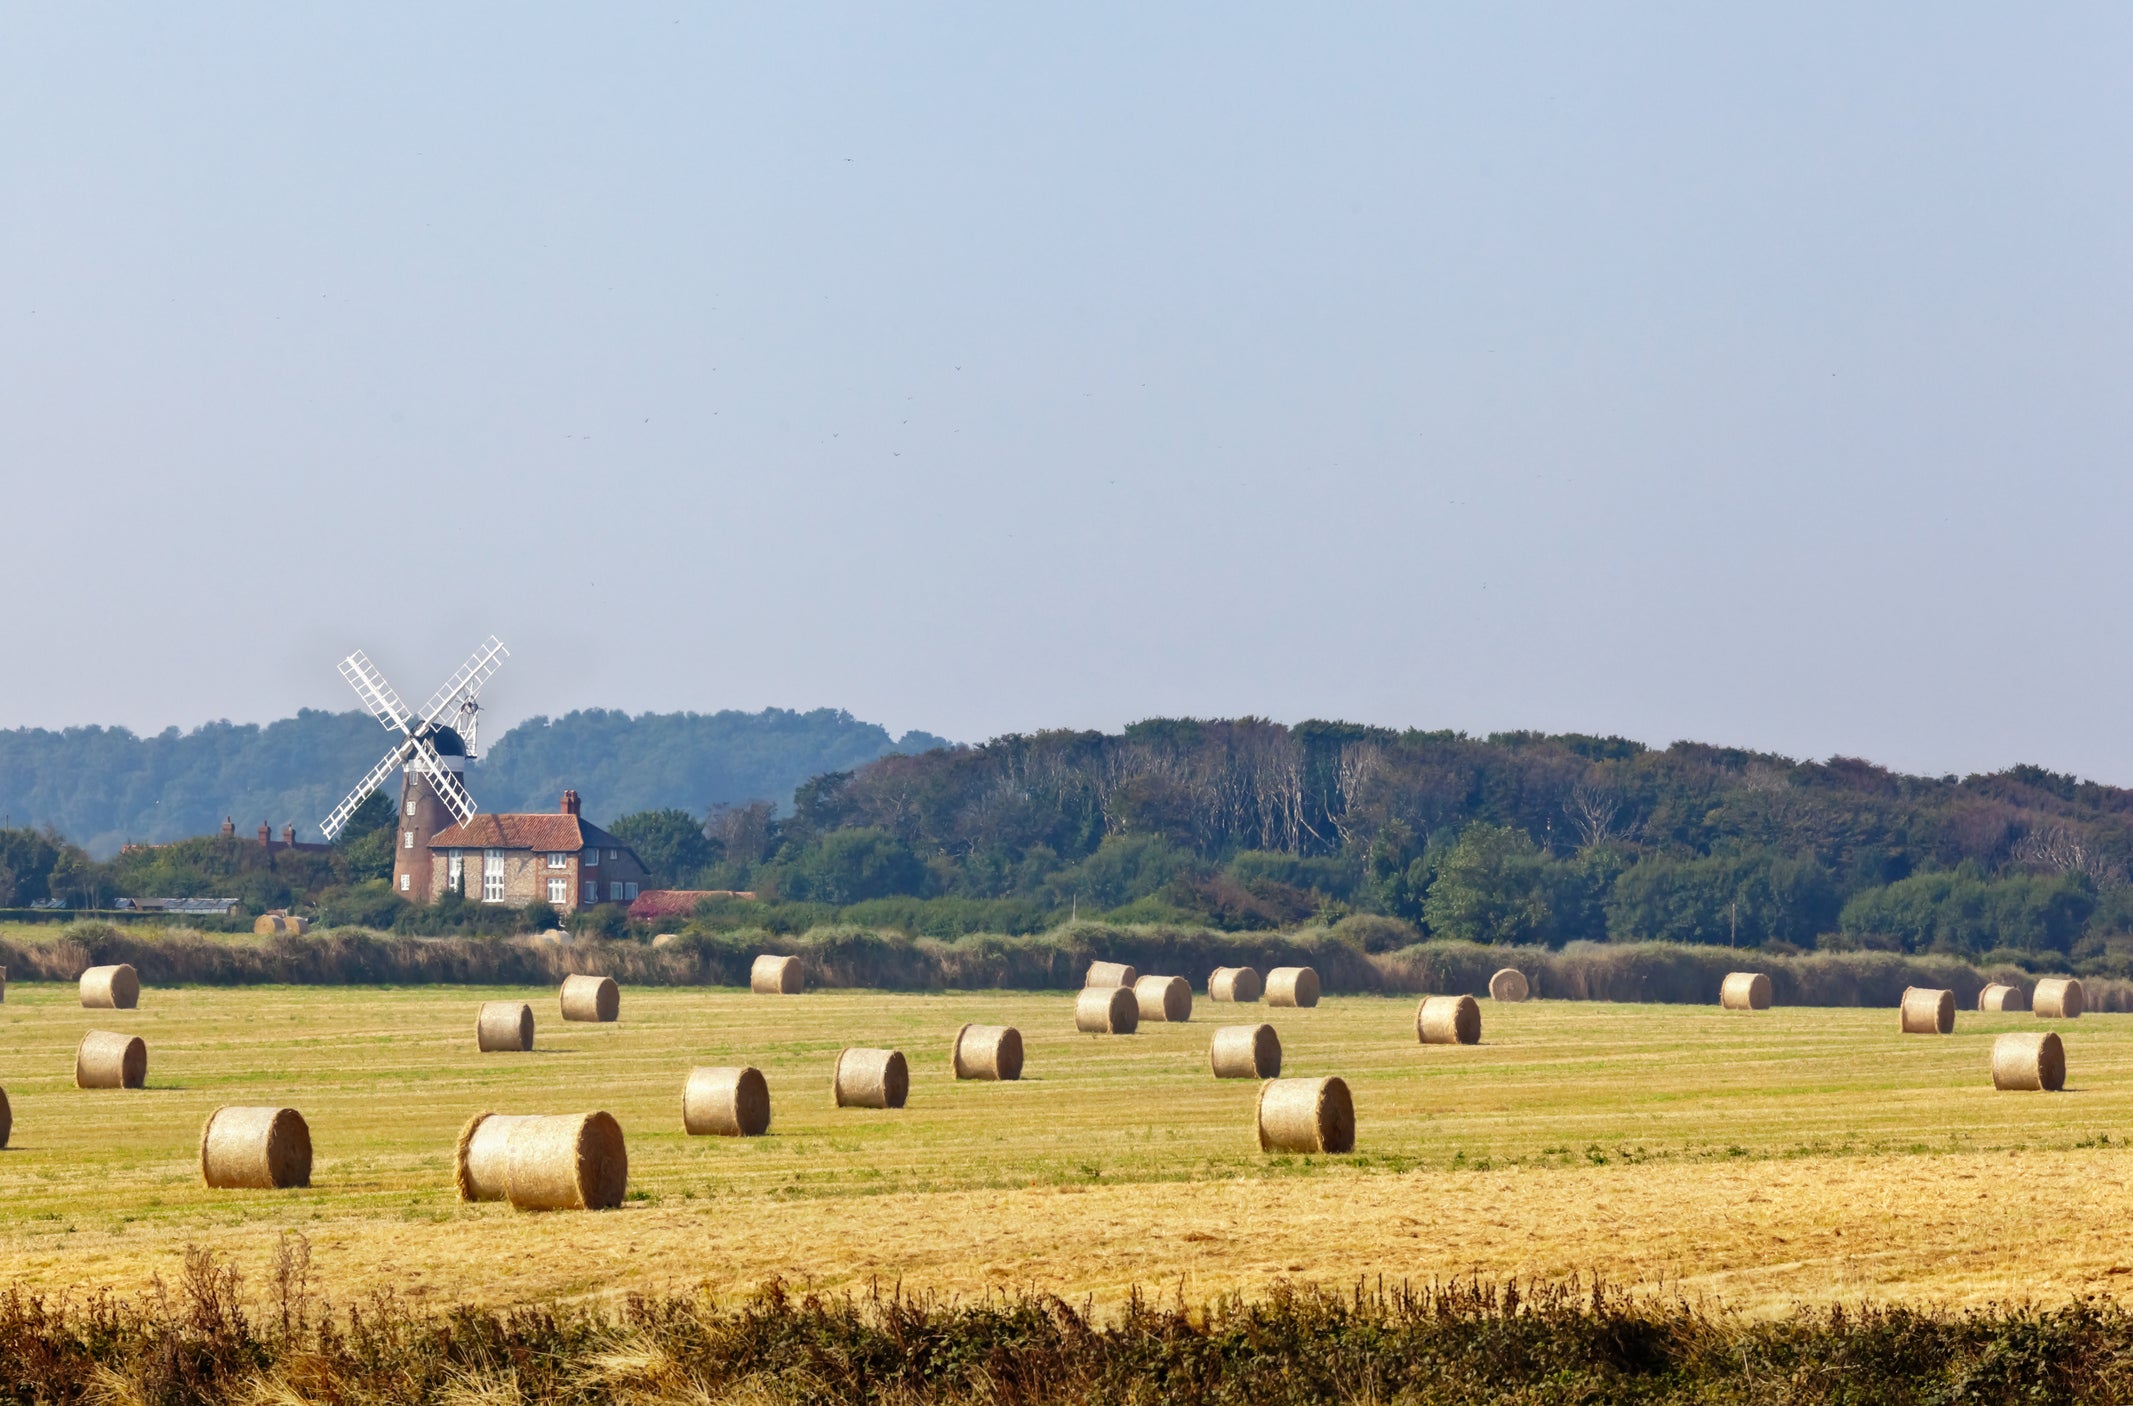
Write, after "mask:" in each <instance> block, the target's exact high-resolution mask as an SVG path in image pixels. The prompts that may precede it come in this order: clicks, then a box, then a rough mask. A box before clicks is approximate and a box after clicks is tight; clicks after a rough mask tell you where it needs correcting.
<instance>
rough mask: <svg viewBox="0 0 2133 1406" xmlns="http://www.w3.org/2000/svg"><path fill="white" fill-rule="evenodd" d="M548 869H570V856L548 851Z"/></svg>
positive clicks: (561, 852)
mask: <svg viewBox="0 0 2133 1406" xmlns="http://www.w3.org/2000/svg"><path fill="white" fill-rule="evenodd" d="M548 867H549V868H551V869H568V868H569V867H570V856H569V855H568V854H565V853H564V852H563V851H562V850H559V849H552V850H550V851H548Z"/></svg>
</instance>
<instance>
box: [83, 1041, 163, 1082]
mask: <svg viewBox="0 0 2133 1406" xmlns="http://www.w3.org/2000/svg"><path fill="white" fill-rule="evenodd" d="M147 1082H148V1044H147V1042H146V1041H144V1040H143V1039H142V1038H141V1037H140V1036H138V1035H121V1034H119V1033H118V1032H117V1031H113V1030H92V1031H90V1032H89V1033H88V1034H86V1035H84V1036H82V1037H81V1044H80V1045H79V1046H78V1047H76V1049H75V1051H74V1087H75V1088H77V1089H138V1088H140V1087H141V1086H142V1085H144V1084H146V1083H147Z"/></svg>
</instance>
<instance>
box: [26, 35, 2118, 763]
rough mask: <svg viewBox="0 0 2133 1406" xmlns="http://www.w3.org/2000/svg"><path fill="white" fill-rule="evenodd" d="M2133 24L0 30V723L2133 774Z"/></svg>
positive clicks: (147, 729)
mask: <svg viewBox="0 0 2133 1406" xmlns="http://www.w3.org/2000/svg"><path fill="white" fill-rule="evenodd" d="M2129 67H2133V10H2129V9H2127V8H2126V7H2124V6H2114V5H2101V4H2091V5H2082V4H2070V5H2061V6H2052V7H2046V8H2042V9H2039V8H2033V7H2012V6H2005V5H1998V4H1977V3H1973V4H1960V3H1953V4H1951V3H1935V4H1931V5H1927V4H1909V5H1905V4H1891V5H1885V6H1858V5H1852V4H1809V3H1790V4H1785V5H1764V6H1725V7H1704V6H1689V5H1658V4H1652V5H1606V6H1576V7H1571V6H1559V5H1539V4H1530V5H1520V4H1500V5H1488V6H1480V5H1456V6H1454V5H1446V6H1384V7H1371V6H1355V7H1341V8H1339V9H1338V11H1337V12H1331V13H1329V12H1328V10H1327V9H1326V8H1325V7H1313V6H1296V5H1253V4H1238V3H1225V4H1220V5H1215V4H1206V5H1189V4H1178V5H1168V6H1159V7H1158V6H1140V5H1102V4H1087V3H1084V4H1077V5H1072V6H1040V5H1016V6H1000V5H969V6H845V5H837V6H830V5H809V4H800V3H780V4H776V5H762V6H732V7H726V6H702V5H689V6H670V5H656V4H640V5H634V6H627V7H613V6H590V5H587V6H577V7H557V6H543V5H531V4H513V5H508V6H506V5H493V6H482V5H475V4H465V5H453V6H443V7H438V6H421V7H417V6H411V5H402V6H394V5H386V4H378V5H365V6H358V7H346V8H345V9H344V10H343V11H341V12H334V11H330V10H328V9H325V8H322V7H310V6H265V5H247V6H229V5H216V4H209V3H201V4H191V5H186V6H163V7H147V8H142V7H118V6H102V7H89V6H64V7H62V6H35V7H31V6H18V5H14V4H6V3H0V130H4V131H5V132H7V133H8V136H7V138H6V139H5V140H4V141H0V271H4V272H0V480H4V483H0V486H4V488H5V501H6V503H7V513H6V521H7V524H8V530H7V532H6V533H5V537H4V539H0V540H4V541H5V544H6V545H5V547H4V549H0V562H4V563H5V568H4V569H5V571H6V575H7V577H8V578H9V579H10V580H11V581H12V583H13V585H14V588H15V589H14V592H13V594H14V598H15V600H16V602H17V607H16V611H15V614H14V619H13V625H14V628H13V630H12V631H11V636H12V638H11V646H12V647H11V648H10V649H9V651H8V654H9V656H10V657H9V662H8V663H7V665H6V666H5V667H4V668H0V726H4V727H13V726H24V725H37V726H53V727H56V726H64V725H71V724H80V723H92V722H94V723H106V724H124V725H126V726H129V727H132V728H134V729H136V730H141V731H153V730H158V729H161V728H163V727H165V726H167V725H172V724H175V725H179V726H191V725H195V724H197V723H199V722H201V721H204V720H208V719H213V718H229V719H233V720H238V721H266V720H270V719H272V718H275V717H279V716H284V715H286V714H288V713H290V712H293V711H294V710H295V709H297V708H299V707H324V708H336V709H338V708H343V707H347V706H351V705H352V702H353V699H352V695H351V694H349V693H348V691H347V689H346V687H345V685H344V684H343V683H342V681H341V679H340V677H339V675H338V674H337V673H336V671H335V667H334V665H335V662H336V661H337V660H338V659H339V658H340V657H341V656H342V655H344V654H346V653H347V652H348V651H349V650H350V649H353V648H357V647H360V648H362V649H364V650H366V651H367V652H368V653H369V654H370V655H371V656H372V657H373V658H374V659H375V660H376V661H377V662H378V663H379V665H380V666H381V667H382V668H383V669H384V671H385V672H386V673H387V675H388V676H390V677H391V678H392V679H393V680H394V681H395V683H396V684H397V685H398V686H399V689H400V691H401V693H402V694H403V695H407V696H408V697H409V700H410V701H411V702H412V701H415V700H418V699H420V698H422V697H425V696H427V695H428V693H429V692H430V690H431V689H432V688H433V687H434V686H435V685H436V684H437V683H439V682H441V681H442V680H443V679H444V677H445V676H446V675H447V674H449V673H450V672H451V671H452V669H453V668H454V667H455V666H457V665H458V663H459V662H460V660H461V659H462V658H464V657H465V656H466V654H467V653H468V652H469V651H470V650H471V649H473V647H474V646H475V645H476V644H477V643H478V642H479V641H480V640H481V639H482V638H483V637H484V636H486V635H488V634H491V633H494V634H496V635H498V636H500V637H502V638H503V640H504V641H505V642H506V644H507V645H508V646H509V647H510V649H511V651H512V658H511V661H510V663H509V664H508V666H507V667H506V668H505V670H504V671H503V673H502V674H500V675H499V676H498V677H497V679H496V680H495V682H494V683H492V684H491V685H490V687H489V691H488V693H487V694H486V695H485V699H486V701H487V702H488V703H489V704H490V705H491V711H490V713H489V714H488V715H487V720H486V723H485V728H492V729H494V730H495V731H497V732H500V731H501V729H502V727H503V726H505V725H507V724H509V723H510V722H512V721H514V720H516V719H517V718H521V717H524V716H527V715H531V714H548V715H551V716H552V715H557V714H561V713H563V712H566V711H568V710H570V709H573V708H579V707H594V706H604V707H619V708H627V709H629V710H632V711H643V710H660V711H667V710H675V709H693V710H699V711H711V710H716V709H721V708H742V709H755V708H760V707H763V706H766V705H777V706H782V707H796V708H811V707H816V706H822V705H828V706H834V707H842V708H847V709H850V710H851V711H852V712H853V713H854V714H856V715H858V716H860V717H862V718H865V719H868V720H871V721H876V722H880V723H882V724H884V725H886V726H887V727H889V728H890V729H891V730H892V731H897V732H900V731H902V730H904V729H907V728H923V729H926V730H929V731H932V732H936V733H940V734H943V735H946V736H950V737H955V738H959V739H963V740H972V741H975V740H979V739H982V738H985V737H988V736H992V735H995V734H998V733H1002V732H1009V731H1024V730H1031V729H1036V728H1044V727H1103V728H1115V727H1117V726H1119V725H1121V724H1123V723H1125V722H1128V721H1131V720H1133V719H1136V718H1141V717H1147V716H1155V715H1174V714H1194V715H1200V716H1218V715H1219V716H1227V715H1238V714H1257V715H1261V716H1267V717H1272V718H1276V719H1281V720H1287V721H1297V720H1301V719H1304V718H1308V717H1331V718H1344V719H1349V720H1354V721H1360V722H1370V723H1378V724H1383V725H1388V726H1402V727H1404V726H1416V727H1431V728H1436V727H1451V728H1462V729H1466V730H1468V731H1471V732H1476V733H1483V732H1489V731H1495V730H1502V729H1511V728H1541V729H1547V730H1550V731H1579V732H1590V733H1602V734H1606V733H1619V734H1622V735H1625V736H1630V737H1635V738H1639V739H1642V740H1644V741H1647V742H1651V743H1654V744H1660V745H1663V744H1665V743H1667V742H1669V741H1672V740H1674V739H1677V738H1690V739H1695V740H1701V741H1708V742H1719V743H1727V744H1734V745H1743V746H1750V747H1756V748H1762V749H1768V750H1773V751H1779V752H1784V753H1787V754H1789V755H1794V756H1805V757H1824V756H1829V755H1832V754H1843V755H1852V756H1865V757H1869V758H1872V759H1874V760H1876V761H1879V762H1882V763H1884V764H1888V765H1892V766H1896V767H1899V768H1901V769H1904V770H1910V771H1922V772H1927V773H1932V774H1940V773H1944V772H1956V773H1964V772H1970V771H1981V770H1991V769H1996V768H1998V767H2001V766H2005V765H2008V764H2011V763H2015V762H2023V761H2027V762H2034V763H2039V764H2043V765H2046V766H2050V767H2053V768H2055V769H2060V770H2067V771H2073V772H2077V773H2079V774H2081V775H2084V776H2089V777H2093V778H2096V779H2099V780H2104V781H2111V782H2116V783H2119V784H2124V785H2133V735H2129V734H2128V730H2127V729H2126V727H2125V726H2124V725H2123V718H2124V714H2125V711H2126V709H2125V706H2124V701H2123V700H2125V699H2126V697H2127V696H2128V695H2129V693H2133V662H2129V656H2128V652H2127V650H2126V648H2125V633H2126V631H2125V626H2124V624H2123V621H2124V619H2125V609H2124V606H2125V602H2126V601H2127V600H2128V597H2129V588H2133V553H2129V551H2128V550H2127V542H2128V535H2129V534H2128V526H2129V519H2133V471H2129V470H2133V464H2129V462H2128V453H2127V450H2128V445H2129V442H2133V437H2129V430H2133V396H2129V395H2128V393H2127V385H2128V372H2129V370H2133V259H2129V258H2128V251H2129V250H2133V183H2129V182H2128V181H2127V180H2126V179H2125V177H2126V173H2127V172H2128V171H2129V170H2133V103H2129V102H2128V101H2127V100H2126V96H2125V74H2126V73H2127V72H2128V71H2129Z"/></svg>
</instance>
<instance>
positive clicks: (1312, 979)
mask: <svg viewBox="0 0 2133 1406" xmlns="http://www.w3.org/2000/svg"><path fill="white" fill-rule="evenodd" d="M1266 1003H1267V1004H1268V1005H1270V1006H1315V1005H1317V1004H1318V973H1317V972H1315V971H1313V970H1312V969H1311V968H1309V967H1276V968H1274V970H1272V971H1270V972H1268V973H1267V974H1266Z"/></svg>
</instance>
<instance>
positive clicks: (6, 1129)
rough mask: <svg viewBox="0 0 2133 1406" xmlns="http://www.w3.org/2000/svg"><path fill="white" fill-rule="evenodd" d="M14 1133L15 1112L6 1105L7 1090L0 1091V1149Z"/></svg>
mask: <svg viewBox="0 0 2133 1406" xmlns="http://www.w3.org/2000/svg"><path fill="white" fill-rule="evenodd" d="M14 1131H15V1110H14V1109H13V1108H11V1107H10V1106H9V1105H8V1101H7V1090H6V1089H0V1147H5V1146H7V1140H8V1137H9V1136H10V1135H11V1134H12V1133H13V1132H14Z"/></svg>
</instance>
